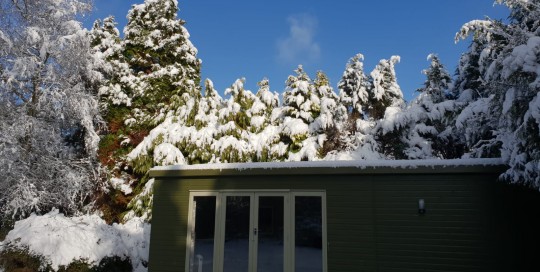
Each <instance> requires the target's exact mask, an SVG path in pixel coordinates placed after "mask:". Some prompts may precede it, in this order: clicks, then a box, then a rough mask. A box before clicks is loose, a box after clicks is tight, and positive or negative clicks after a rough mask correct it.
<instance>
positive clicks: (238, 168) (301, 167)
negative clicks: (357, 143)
mask: <svg viewBox="0 0 540 272" xmlns="http://www.w3.org/2000/svg"><path fill="white" fill-rule="evenodd" d="M507 168H508V166H507V165H506V164H504V163H503V161H502V159H500V158H490V159H452V160H439V159H429V160H351V161H306V162H297V161H295V162H251V163H215V164H196V165H170V166H156V167H154V168H152V169H150V172H149V174H150V176H151V177H189V176H238V175H325V174H326V175H331V174H333V175H335V174H430V173H501V172H503V171H504V170H506V169H507Z"/></svg>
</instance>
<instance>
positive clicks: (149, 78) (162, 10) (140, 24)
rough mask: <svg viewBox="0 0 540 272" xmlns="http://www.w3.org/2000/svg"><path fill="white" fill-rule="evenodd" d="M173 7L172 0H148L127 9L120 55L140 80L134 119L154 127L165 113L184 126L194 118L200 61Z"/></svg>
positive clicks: (134, 99)
mask: <svg viewBox="0 0 540 272" xmlns="http://www.w3.org/2000/svg"><path fill="white" fill-rule="evenodd" d="M177 11H178V6H177V1H176V0H146V1H145V2H144V3H143V4H140V5H134V6H133V7H132V8H131V10H130V11H129V13H128V16H127V18H128V22H127V25H126V28H125V30H124V35H125V37H124V45H123V46H124V56H125V57H126V59H127V62H128V64H129V67H130V69H131V70H132V71H133V74H134V75H135V76H137V77H139V79H140V83H139V84H137V85H135V86H133V87H134V90H133V101H132V104H133V105H132V108H133V110H132V115H133V118H135V120H138V121H140V122H148V123H150V124H154V125H155V124H158V123H159V122H160V121H162V120H164V118H165V117H166V116H167V115H168V114H175V115H176V116H177V117H178V118H180V120H181V121H183V122H184V123H185V124H186V125H192V124H193V122H194V116H195V114H196V111H197V109H196V105H195V104H196V103H197V102H198V101H197V100H198V99H199V98H200V96H201V90H200V66H201V61H200V60H199V59H198V58H197V56H196V55H197V49H196V48H195V47H194V46H193V44H192V43H191V42H190V40H189V37H190V35H189V33H188V31H187V30H186V28H185V27H184V24H185V22H184V21H183V20H181V19H178V18H177Z"/></svg>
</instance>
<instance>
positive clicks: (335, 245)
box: [149, 159, 540, 272]
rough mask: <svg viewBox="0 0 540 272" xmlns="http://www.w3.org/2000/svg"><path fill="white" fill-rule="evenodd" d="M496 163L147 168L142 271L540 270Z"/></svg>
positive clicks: (524, 220)
mask: <svg viewBox="0 0 540 272" xmlns="http://www.w3.org/2000/svg"><path fill="white" fill-rule="evenodd" d="M505 169H506V166H505V165H503V164H502V161H501V160H499V159H470V160H413V161H334V162H280V163H247V164H214V165H192V166H166V167H155V168H153V169H152V170H150V176H151V177H153V178H155V181H154V200H153V208H152V213H153V218H152V230H151V239H150V259H149V269H150V271H189V272H203V271H204V272H206V271H214V272H221V271H224V272H229V271H231V272H241V271H246V272H247V271H251V272H253V271H258V272H262V271H272V272H276V271H306V272H316V271H321V272H325V271H336V272H337V271H339V272H344V271H540V265H539V264H538V263H539V262H538V260H537V259H536V258H538V255H539V254H538V253H540V250H539V249H538V245H540V244H539V243H538V242H539V241H540V239H539V238H540V235H539V233H540V228H539V227H540V224H539V221H540V220H539V218H540V194H539V193H538V191H536V190H531V189H528V188H524V187H522V186H515V185H509V184H506V183H503V182H500V181H498V176H499V175H500V174H501V173H502V172H503V171H504V170H505Z"/></svg>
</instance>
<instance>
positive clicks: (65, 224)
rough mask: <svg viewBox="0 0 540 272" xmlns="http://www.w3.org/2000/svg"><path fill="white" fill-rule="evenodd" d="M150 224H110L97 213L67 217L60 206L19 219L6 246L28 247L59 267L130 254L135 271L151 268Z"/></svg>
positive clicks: (55, 266)
mask: <svg viewBox="0 0 540 272" xmlns="http://www.w3.org/2000/svg"><path fill="white" fill-rule="evenodd" d="M149 244H150V224H148V223H145V222H144V221H143V220H142V219H140V218H134V219H131V220H130V221H128V222H126V223H125V224H113V225H112V226H111V225H108V224H107V223H106V222H105V221H104V220H103V219H101V218H100V217H99V216H97V215H84V216H78V217H71V218H70V217H66V216H64V215H63V214H61V213H59V212H58V210H52V211H51V212H49V213H47V214H45V215H41V216H38V215H35V214H32V215H31V216H30V217H28V218H26V219H23V220H21V221H17V222H16V223H15V228H14V229H13V230H12V231H10V232H9V233H8V235H7V236H6V239H5V241H4V247H14V248H18V249H28V250H29V251H30V252H31V253H32V254H36V255H39V256H43V257H44V258H45V259H46V260H47V261H48V262H49V263H50V265H51V267H52V268H53V269H54V270H55V271H56V270H58V268H59V267H60V266H66V265H69V264H70V263H72V262H73V261H76V260H85V261H86V262H88V263H89V264H92V265H97V264H98V263H99V262H100V261H101V259H103V258H105V257H112V256H119V257H122V258H129V259H130V260H131V262H132V264H133V271H147V268H146V267H145V264H146V263H147V262H148V250H149Z"/></svg>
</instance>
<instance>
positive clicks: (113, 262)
mask: <svg viewBox="0 0 540 272" xmlns="http://www.w3.org/2000/svg"><path fill="white" fill-rule="evenodd" d="M0 268H3V269H5V271H9V272H34V271H41V272H53V271H55V270H53V269H52V267H51V266H50V264H47V262H46V260H45V259H44V258H43V257H41V256H35V255H33V254H31V253H30V252H29V251H28V250H21V249H12V248H8V249H6V250H3V251H1V252H0ZM132 270H133V267H132V265H131V262H130V261H129V259H128V258H120V257H118V256H113V257H105V258H103V259H102V260H101V261H100V263H99V264H98V265H94V266H92V265H90V264H88V263H87V262H85V261H84V260H77V261H74V262H72V263H70V264H69V265H67V266H60V267H59V268H58V270H56V272H110V271H115V272H124V271H125V272H128V271H129V272H130V271H132Z"/></svg>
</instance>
